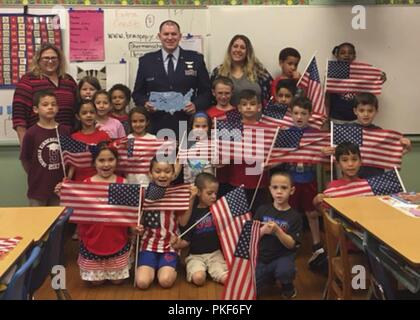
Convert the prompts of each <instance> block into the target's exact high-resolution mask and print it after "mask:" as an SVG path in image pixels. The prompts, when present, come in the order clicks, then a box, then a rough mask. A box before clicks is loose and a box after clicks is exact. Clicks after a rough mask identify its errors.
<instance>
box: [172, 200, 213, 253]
mask: <svg viewBox="0 0 420 320" xmlns="http://www.w3.org/2000/svg"><path fill="white" fill-rule="evenodd" d="M209 211H210V210H209V208H197V206H194V208H193V211H192V213H191V217H190V220H189V221H188V223H187V225H186V226H185V227H181V228H180V229H181V232H183V231H185V230H187V229H188V228H189V227H190V226H192V225H193V224H194V223H195V222H196V221H198V220H199V219H201V218H202V217H203V216H204V215H205V214H206V213H208V212H209ZM183 239H184V240H186V241H188V242H189V243H190V254H203V253H212V252H214V251H216V250H219V249H220V243H219V237H218V235H217V231H216V226H215V225H214V222H213V217H212V215H211V214H209V215H208V216H207V218H205V219H204V220H203V221H201V222H200V223H199V224H197V225H196V226H195V227H194V229H192V230H191V231H190V232H188V233H187V234H186V235H185V236H184V237H183Z"/></svg>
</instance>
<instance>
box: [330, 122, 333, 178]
mask: <svg viewBox="0 0 420 320" xmlns="http://www.w3.org/2000/svg"><path fill="white" fill-rule="evenodd" d="M330 128H331V133H330V139H331V141H330V145H331V147H334V135H333V132H334V122H332V121H330ZM330 170H331V180H330V181H333V180H334V155H333V154H332V155H330Z"/></svg>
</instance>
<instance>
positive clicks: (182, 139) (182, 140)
mask: <svg viewBox="0 0 420 320" xmlns="http://www.w3.org/2000/svg"><path fill="white" fill-rule="evenodd" d="M186 134H187V131H185V132H184V134H183V135H182V138H181V142H180V143H179V146H178V152H177V154H176V159H175V163H176V162H177V161H178V156H179V151H180V149H181V146H182V144H183V143H184V138H185V136H186Z"/></svg>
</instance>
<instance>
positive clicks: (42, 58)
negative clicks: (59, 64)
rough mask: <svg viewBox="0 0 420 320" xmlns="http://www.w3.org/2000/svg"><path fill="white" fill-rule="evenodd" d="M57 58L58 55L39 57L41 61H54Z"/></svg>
mask: <svg viewBox="0 0 420 320" xmlns="http://www.w3.org/2000/svg"><path fill="white" fill-rule="evenodd" d="M57 60H58V57H41V61H43V62H49V61H51V62H56V61H57Z"/></svg>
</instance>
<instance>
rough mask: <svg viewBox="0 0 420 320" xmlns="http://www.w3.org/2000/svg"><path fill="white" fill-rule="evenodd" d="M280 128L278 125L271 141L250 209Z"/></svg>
mask: <svg viewBox="0 0 420 320" xmlns="http://www.w3.org/2000/svg"><path fill="white" fill-rule="evenodd" d="M279 130H280V128H279V127H277V130H276V133H275V134H274V138H273V142H271V147H270V150H269V151H268V154H267V159H266V160H265V162H264V168H262V172H261V174H260V178H259V179H258V183H257V187H256V188H255V191H254V195H253V196H252V200H251V204H250V205H249V210H251V208H252V205H253V204H254V201H255V198H256V197H257V193H258V188H259V187H260V184H261V180H262V177H263V175H264V170H265V167H266V166H267V164H268V161H269V160H270V157H271V152H272V151H273V148H274V143H275V142H276V139H277V135H278V133H279Z"/></svg>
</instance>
